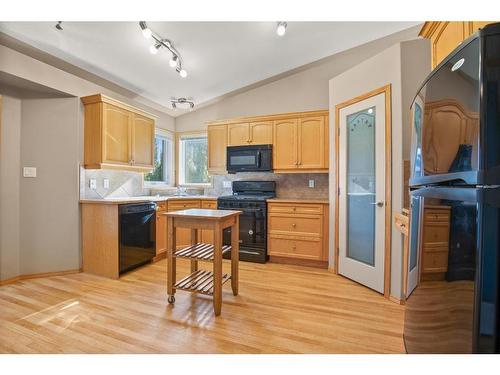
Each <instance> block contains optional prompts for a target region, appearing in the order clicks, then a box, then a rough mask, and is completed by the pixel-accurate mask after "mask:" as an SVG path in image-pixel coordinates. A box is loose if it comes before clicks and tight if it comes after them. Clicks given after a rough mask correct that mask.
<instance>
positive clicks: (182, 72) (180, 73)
mask: <svg viewBox="0 0 500 375" xmlns="http://www.w3.org/2000/svg"><path fill="white" fill-rule="evenodd" d="M179 75H180V76H181V77H182V78H186V77H187V75H188V74H187V72H186V71H185V70H184V69H181V70H180V71H179Z"/></svg>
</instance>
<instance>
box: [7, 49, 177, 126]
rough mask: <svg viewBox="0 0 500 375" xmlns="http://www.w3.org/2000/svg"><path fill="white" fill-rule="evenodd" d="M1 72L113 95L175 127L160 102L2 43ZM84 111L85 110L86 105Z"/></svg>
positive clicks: (72, 91) (76, 92)
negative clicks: (126, 92)
mask: <svg viewBox="0 0 500 375" xmlns="http://www.w3.org/2000/svg"><path fill="white" fill-rule="evenodd" d="M0 72H5V73H8V74H11V75H14V76H16V77H20V78H23V79H26V80H28V81H31V82H35V83H38V84H40V85H43V86H47V87H50V88H53V89H56V90H59V91H61V92H63V93H67V94H69V95H72V96H76V97H82V96H87V95H92V94H97V93H102V94H105V95H109V96H111V97H113V98H114V99H117V100H120V101H123V102H125V103H127V104H130V105H133V106H136V107H138V108H141V109H143V110H145V111H148V112H151V113H153V114H155V115H156V116H158V119H157V122H156V124H157V126H158V127H160V128H163V129H167V130H172V131H173V130H175V120H174V118H173V117H172V116H169V115H168V114H166V113H163V112H161V110H158V108H160V106H158V105H157V104H154V103H152V102H150V101H148V100H146V99H144V98H142V97H139V96H136V97H132V98H131V97H127V96H124V95H122V94H120V93H118V92H116V91H112V90H109V89H107V88H105V87H103V86H100V85H97V84H95V83H92V82H90V81H87V80H85V79H82V78H79V77H77V76H75V75H73V74H70V73H67V72H65V71H62V70H60V69H57V68H54V67H53V66H50V65H48V64H45V63H43V62H41V61H38V60H35V59H33V58H31V57H29V56H27V55H24V54H22V53H19V52H17V51H15V50H13V49H10V48H7V47H5V46H3V45H0ZM145 103H147V104H145ZM81 111H82V112H83V108H82V109H81Z"/></svg>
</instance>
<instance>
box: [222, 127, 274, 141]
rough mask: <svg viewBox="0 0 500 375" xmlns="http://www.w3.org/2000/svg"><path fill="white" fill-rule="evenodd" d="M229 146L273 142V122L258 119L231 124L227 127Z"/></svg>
mask: <svg viewBox="0 0 500 375" xmlns="http://www.w3.org/2000/svg"><path fill="white" fill-rule="evenodd" d="M227 136H228V144H227V145H228V146H247V145H265V144H272V143H273V122H272V121H257V122H251V123H248V122H247V123H239V124H230V125H228V127H227Z"/></svg>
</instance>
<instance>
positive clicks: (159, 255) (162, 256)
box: [151, 251, 167, 263]
mask: <svg viewBox="0 0 500 375" xmlns="http://www.w3.org/2000/svg"><path fill="white" fill-rule="evenodd" d="M166 257H167V252H166V251H164V252H162V253H160V254H158V255H157V256H155V257H154V258H153V260H152V261H151V263H155V262H158V261H159V260H162V259H165V258H166Z"/></svg>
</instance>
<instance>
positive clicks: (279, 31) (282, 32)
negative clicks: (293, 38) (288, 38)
mask: <svg viewBox="0 0 500 375" xmlns="http://www.w3.org/2000/svg"><path fill="white" fill-rule="evenodd" d="M286 27H287V23H286V22H278V26H277V27H276V34H278V35H279V36H283V35H285V33H286Z"/></svg>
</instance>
